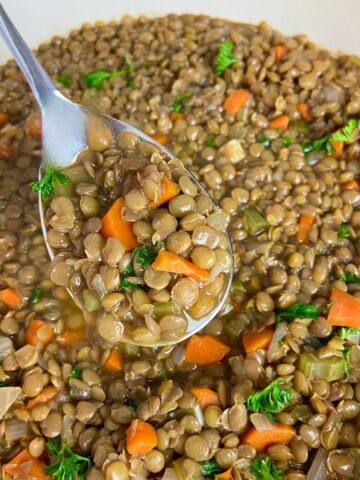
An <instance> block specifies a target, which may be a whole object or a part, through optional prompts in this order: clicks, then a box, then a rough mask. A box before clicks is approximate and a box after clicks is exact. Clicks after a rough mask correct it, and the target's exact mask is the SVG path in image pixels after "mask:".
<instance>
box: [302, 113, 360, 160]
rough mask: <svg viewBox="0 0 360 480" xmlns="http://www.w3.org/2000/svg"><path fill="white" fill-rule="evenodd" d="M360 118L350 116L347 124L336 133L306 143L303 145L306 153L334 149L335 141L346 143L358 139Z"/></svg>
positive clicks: (329, 151) (331, 150)
mask: <svg viewBox="0 0 360 480" xmlns="http://www.w3.org/2000/svg"><path fill="white" fill-rule="evenodd" d="M358 123H359V120H358V119H356V118H350V119H349V120H348V122H347V124H346V125H345V126H344V127H342V128H340V130H337V131H336V132H334V133H330V134H329V135H326V136H325V137H322V138H319V139H317V140H314V141H313V142H310V143H305V144H304V145H303V150H304V152H305V153H308V152H312V151H314V150H326V151H327V152H328V153H331V152H333V151H334V147H333V145H332V144H331V142H333V141H338V142H344V143H353V142H354V141H355V140H356V130H357V127H358Z"/></svg>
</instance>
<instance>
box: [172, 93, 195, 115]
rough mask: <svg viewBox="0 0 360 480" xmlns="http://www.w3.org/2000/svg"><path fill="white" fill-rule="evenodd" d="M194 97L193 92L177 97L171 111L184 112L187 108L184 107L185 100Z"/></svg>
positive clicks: (180, 94)
mask: <svg viewBox="0 0 360 480" xmlns="http://www.w3.org/2000/svg"><path fill="white" fill-rule="evenodd" d="M191 96H192V93H191V92H185V93H179V95H176V97H175V101H174V103H173V104H172V106H171V110H172V111H173V112H177V113H179V112H182V111H183V110H184V108H185V106H184V100H186V99H187V98H190V97H191Z"/></svg>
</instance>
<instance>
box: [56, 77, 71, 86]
mask: <svg viewBox="0 0 360 480" xmlns="http://www.w3.org/2000/svg"><path fill="white" fill-rule="evenodd" d="M55 80H56V81H57V83H59V84H60V85H62V86H63V87H66V88H70V87H71V85H72V81H73V78H72V76H71V75H70V74H68V75H58V76H57V77H56V79H55Z"/></svg>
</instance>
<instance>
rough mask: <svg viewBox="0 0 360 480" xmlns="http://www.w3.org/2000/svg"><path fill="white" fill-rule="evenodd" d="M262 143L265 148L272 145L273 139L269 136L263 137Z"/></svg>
mask: <svg viewBox="0 0 360 480" xmlns="http://www.w3.org/2000/svg"><path fill="white" fill-rule="evenodd" d="M260 143H261V145H262V146H263V147H265V148H268V147H270V145H271V139H270V138H269V137H263V138H262V139H261V140H260Z"/></svg>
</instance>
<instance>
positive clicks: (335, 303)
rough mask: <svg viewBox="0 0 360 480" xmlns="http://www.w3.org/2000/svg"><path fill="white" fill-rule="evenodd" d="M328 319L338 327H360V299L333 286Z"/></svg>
mask: <svg viewBox="0 0 360 480" xmlns="http://www.w3.org/2000/svg"><path fill="white" fill-rule="evenodd" d="M330 302H331V306H330V309H329V313H328V317H327V320H328V322H329V323H330V325H334V326H337V327H354V328H360V301H359V300H357V299H356V298H355V297H353V296H352V295H350V294H349V293H346V292H343V291H342V290H339V289H338V288H333V289H332V290H331V295H330Z"/></svg>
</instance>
